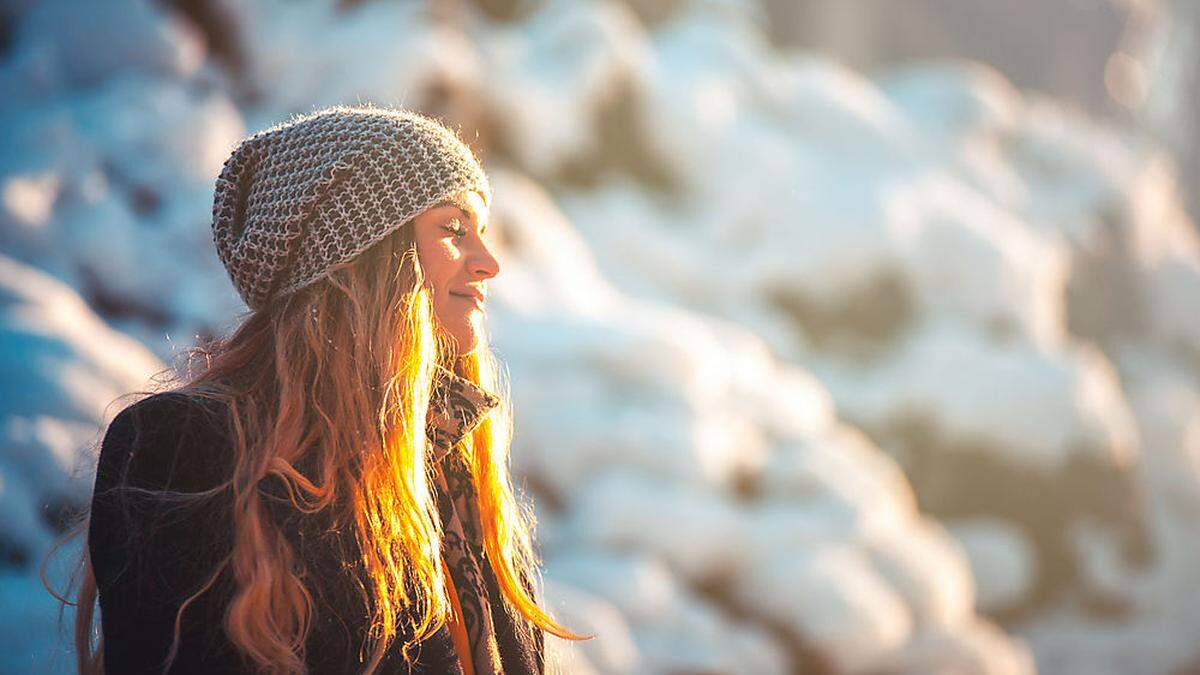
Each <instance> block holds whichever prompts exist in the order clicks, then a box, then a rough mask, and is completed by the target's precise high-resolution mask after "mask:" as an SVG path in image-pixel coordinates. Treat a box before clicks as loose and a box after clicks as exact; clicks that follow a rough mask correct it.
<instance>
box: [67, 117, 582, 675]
mask: <svg viewBox="0 0 1200 675" xmlns="http://www.w3.org/2000/svg"><path fill="white" fill-rule="evenodd" d="M491 199H492V192H491V187H490V185H489V183H488V179H487V176H486V175H485V173H484V171H483V169H482V167H481V166H480V164H479V163H478V161H477V159H476V158H475V156H474V154H473V153H472V152H471V150H470V149H469V148H468V147H467V146H466V145H465V144H464V143H463V142H462V141H461V140H460V139H459V138H458V136H457V135H456V134H455V133H454V132H453V131H451V130H450V129H448V128H447V127H445V126H443V125H442V124H440V123H439V122H437V121H436V120H434V119H432V118H429V117H426V116H424V115H421V114H419V113H415V112H411V111H404V110H394V109H387V108H376V107H337V108H330V109H326V110H322V111H319V112H316V113H312V114H310V115H306V116H303V117H298V118H295V119H293V120H291V121H288V122H285V123H282V124H280V125H278V126H275V127H272V128H270V129H267V130H265V131H263V132H260V133H258V134H255V135H253V136H251V137H249V138H247V139H246V140H244V141H243V142H242V143H241V144H240V145H239V146H238V147H237V148H236V149H235V150H234V151H233V153H232V155H231V156H230V158H229V159H228V160H227V161H226V163H225V166H224V168H223V170H222V171H221V175H220V177H219V178H218V179H217V182H216V189H215V195H214V203H213V222H212V227H213V239H214V242H215V244H216V248H217V252H218V255H219V257H220V259H221V262H222V263H223V264H224V265H225V267H226V270H227V271H228V273H229V276H230V279H231V280H232V282H233V284H234V286H235V287H236V289H237V291H238V293H239V295H240V296H241V297H242V299H243V300H244V301H245V302H246V304H247V305H248V307H249V308H250V310H251V311H250V312H249V313H248V314H247V315H245V317H244V320H242V321H241V322H240V324H239V325H238V326H237V327H236V329H235V330H233V331H232V332H231V333H230V334H229V335H228V336H226V337H222V338H218V339H215V340H213V341H211V342H209V343H207V344H204V345H199V346H196V347H194V348H193V349H192V350H190V352H189V353H188V354H187V363H188V368H187V369H186V372H184V373H182V374H180V375H179V376H178V381H177V382H176V383H175V384H174V386H172V387H171V388H170V389H169V390H166V391H159V392H156V393H152V394H151V395H150V396H147V397H145V398H142V399H141V400H138V401H137V402H135V403H133V404H132V405H129V406H128V407H126V408H124V409H123V410H121V412H120V413H119V414H117V415H116V417H115V418H114V419H113V421H112V422H111V423H110V424H109V426H108V429H107V431H106V432H105V434H104V436H103V440H102V443H101V449H100V456H99V462H98V465H97V471H96V481H95V492H94V494H93V498H92V502H91V508H90V510H89V512H88V513H87V514H86V516H85V518H84V519H83V520H81V525H86V533H87V546H86V548H85V552H84V557H83V560H82V561H81V565H82V567H81V569H82V575H81V577H80V578H81V583H80V586H79V592H78V596H77V602H78V604H77V607H76V610H77V611H76V622H75V642H76V647H77V650H78V659H79V669H80V672H85V673H94V672H108V673H113V674H115V673H142V672H205V673H224V672H278V673H302V672H310V673H343V672H344V673H360V672H381V673H382V672H405V673H408V672H412V673H418V672H419V673H467V674H471V673H473V674H475V675H482V674H484V673H501V672H503V673H541V672H543V671H544V669H545V658H544V651H543V650H544V640H543V632H544V631H545V632H550V633H551V634H553V635H557V636H559V637H562V638H566V639H585V636H581V635H577V634H575V633H573V632H571V631H570V630H568V629H566V628H565V627H563V626H561V625H559V624H558V623H557V622H556V621H555V620H554V619H553V618H552V617H551V616H550V615H549V614H548V613H547V612H546V611H545V610H544V609H543V606H542V604H541V602H540V600H539V599H538V596H539V593H538V592H537V584H538V560H537V556H536V552H535V549H534V546H533V543H534V542H533V532H532V528H533V522H534V521H533V517H532V512H531V510H530V509H529V508H528V506H527V505H525V504H523V503H522V501H521V500H519V499H518V498H517V495H516V493H515V492H514V490H513V488H512V484H511V480H510V477H509V474H508V469H507V459H508V446H509V439H510V437H511V428H512V422H511V420H512V412H511V409H510V406H509V403H508V397H507V392H504V391H501V369H500V364H499V363H498V362H497V360H496V359H495V357H494V356H493V355H492V353H491V351H490V349H489V347H488V344H487V336H486V333H485V331H484V329H483V323H482V321H483V316H482V310H483V307H484V302H485V299H486V297H487V282H488V281H489V280H490V279H492V278H494V277H495V276H496V275H497V274H498V273H499V271H500V267H499V264H498V261H497V259H496V258H495V256H494V255H493V253H492V250H491V246H490V244H489V238H490V236H491V234H490V233H488V232H487V228H488V217H489V207H490V205H491ZM97 605H98V608H99V613H98V616H97V615H96V613H95V610H96V606H97ZM97 624H98V631H97ZM96 632H98V633H99V635H98V636H96V635H94V633H96Z"/></svg>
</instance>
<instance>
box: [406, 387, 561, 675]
mask: <svg viewBox="0 0 1200 675" xmlns="http://www.w3.org/2000/svg"><path fill="white" fill-rule="evenodd" d="M499 403H500V400H499V398H497V397H496V396H495V395H493V394H491V393H489V392H487V391H485V390H483V389H481V388H480V387H478V386H477V385H475V383H473V382H471V381H469V380H467V379H465V378H463V377H459V376H458V375H456V374H455V373H453V372H451V371H449V370H447V369H445V368H441V367H439V368H438V371H437V376H436V377H435V380H434V388H433V396H432V397H431V399H430V407H429V424H428V429H427V431H428V437H429V440H430V445H431V446H432V447H431V452H432V457H431V460H432V461H433V462H434V463H435V467H436V469H437V471H436V480H435V483H434V490H435V492H436V497H437V504H438V511H439V514H440V516H441V520H442V529H443V532H444V538H443V541H442V556H443V559H444V560H445V562H446V566H447V568H448V569H449V570H450V577H451V580H452V581H453V582H454V587H455V589H456V590H457V592H458V600H459V605H460V606H461V610H462V621H463V625H464V627H465V629H466V633H467V638H468V641H469V642H470V645H471V661H472V663H473V665H474V670H475V674H476V675H493V674H504V673H507V674H508V675H514V674H519V673H529V674H539V675H540V673H542V672H543V669H544V662H543V654H542V647H543V642H542V635H541V630H540V629H537V628H536V627H535V626H533V625H532V624H530V623H529V622H528V621H527V620H526V619H524V618H523V617H521V615H520V614H519V613H517V612H515V611H510V610H509V608H508V603H507V601H506V600H505V599H504V598H503V597H502V596H501V594H500V587H499V584H498V583H497V581H496V577H495V575H494V573H493V572H492V570H491V565H489V564H488V563H487V561H486V559H485V558H484V551H483V536H482V530H481V525H480V518H479V508H478V504H477V501H476V493H475V487H474V484H473V482H472V480H471V472H470V469H469V468H468V467H467V466H466V464H465V462H464V461H463V459H462V457H461V456H460V455H459V453H457V452H451V450H452V449H453V448H454V446H455V444H457V443H458V441H459V440H461V439H462V438H463V437H464V436H466V435H467V434H468V433H470V432H471V430H473V429H474V428H475V426H476V425H477V424H478V423H479V422H480V421H481V420H482V419H483V417H484V416H485V415H487V413H489V412H490V411H491V410H492V409H493V408H495V407H496V406H497V405H498V404H499ZM523 581H524V582H525V583H526V587H527V588H531V587H530V586H529V584H528V581H527V580H523Z"/></svg>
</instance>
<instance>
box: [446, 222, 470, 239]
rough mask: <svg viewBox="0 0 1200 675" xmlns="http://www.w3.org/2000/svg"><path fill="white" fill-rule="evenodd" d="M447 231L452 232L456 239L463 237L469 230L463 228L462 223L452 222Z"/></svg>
mask: <svg viewBox="0 0 1200 675" xmlns="http://www.w3.org/2000/svg"><path fill="white" fill-rule="evenodd" d="M446 229H447V230H450V232H452V233H453V234H454V236H456V237H461V236H463V235H464V234H466V233H467V230H466V229H465V228H464V227H463V226H462V223H460V222H458V221H457V220H452V221H450V225H448V226H447V227H446Z"/></svg>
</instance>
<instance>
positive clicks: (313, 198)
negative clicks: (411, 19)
mask: <svg viewBox="0 0 1200 675" xmlns="http://www.w3.org/2000/svg"><path fill="white" fill-rule="evenodd" d="M464 190H475V191H477V192H479V194H480V196H481V197H482V198H483V200H484V203H485V204H487V205H489V206H490V205H491V199H492V191H491V187H490V185H489V183H488V179H487V176H486V175H485V174H484V172H483V168H482V167H481V166H480V165H479V162H478V160H477V159H476V158H475V156H474V154H472V152H471V150H470V148H468V147H467V146H466V144H464V143H463V142H462V140H460V139H459V137H458V136H457V135H456V134H455V133H454V132H453V131H451V130H450V129H448V128H447V127H445V126H443V125H442V124H441V123H439V122H437V121H436V120H434V119H432V118H430V117H426V116H424V115H422V114H420V113H417V112H413V111H408V110H396V109H389V108H378V107H342V106H339V107H334V108H328V109H325V110H320V111H318V112H315V113H312V114H309V115H306V116H302V117H297V118H295V119H293V120H291V121H288V122H285V123H282V124H279V125H277V126H275V127H272V128H270V129H267V130H265V131H262V132H260V133H257V134H255V135H253V136H251V137H250V138H247V139H246V140H244V141H242V143H241V144H240V145H239V146H238V147H237V149H235V150H234V151H233V154H232V155H230V157H229V159H227V160H226V161H225V166H224V168H223V169H222V170H221V175H220V176H219V177H218V178H217V182H216V191H215V194H214V197H213V221H212V230H213V242H214V243H215V244H216V248H217V255H218V257H220V259H221V262H222V263H223V264H224V265H225V269H226V270H227V271H228V272H229V278H230V279H231V280H232V281H233V285H234V286H235V287H236V288H237V291H238V294H239V295H241V297H242V300H244V301H245V302H246V304H247V305H248V306H249V307H250V308H251V309H254V310H257V309H260V308H262V307H264V306H265V305H266V304H267V302H268V301H269V300H271V299H274V298H278V297H282V296H284V295H287V294H288V293H291V292H293V291H295V290H297V289H299V288H301V287H303V286H306V285H308V284H311V283H312V282H314V281H316V280H318V279H321V278H322V277H324V276H326V275H327V274H328V273H329V272H330V271H331V270H332V269H333V268H335V267H336V266H337V265H339V264H341V263H344V262H347V261H349V260H351V259H353V258H354V257H355V256H357V255H358V254H359V253H362V252H363V251H365V250H366V249H367V248H369V247H370V246H371V245H372V244H374V243H376V242H378V241H380V240H381V239H383V238H384V237H386V236H387V235H388V234H391V233H392V232H393V231H395V230H396V229H397V228H399V227H400V226H402V225H404V224H405V223H407V222H408V221H409V220H411V219H412V218H413V217H414V216H416V215H418V214H420V213H421V212H422V211H424V210H425V209H427V208H429V207H430V206H432V205H434V204H436V203H437V202H439V201H441V200H443V199H445V198H447V197H449V196H451V195H453V194H455V193H457V192H461V191H464Z"/></svg>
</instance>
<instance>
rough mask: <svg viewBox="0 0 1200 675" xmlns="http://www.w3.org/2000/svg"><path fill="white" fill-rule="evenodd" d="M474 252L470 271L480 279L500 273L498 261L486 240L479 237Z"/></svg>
mask: <svg viewBox="0 0 1200 675" xmlns="http://www.w3.org/2000/svg"><path fill="white" fill-rule="evenodd" d="M478 241H479V245H478V246H477V247H476V249H475V254H474V255H473V256H472V257H471V273H472V274H473V275H477V276H478V277H479V278H481V279H490V278H492V277H494V276H496V275H497V274H499V273H500V261H499V260H497V259H496V256H495V254H493V253H492V249H491V247H490V246H488V244H487V241H485V240H484V239H482V238H480V239H479V240H478Z"/></svg>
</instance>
